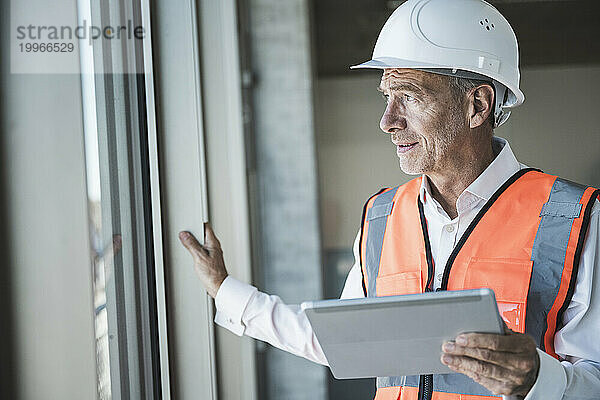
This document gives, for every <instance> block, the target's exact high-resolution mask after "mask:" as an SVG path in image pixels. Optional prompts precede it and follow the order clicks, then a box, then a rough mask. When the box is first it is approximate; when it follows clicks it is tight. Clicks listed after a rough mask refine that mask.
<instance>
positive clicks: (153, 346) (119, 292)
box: [78, 0, 160, 399]
mask: <svg viewBox="0 0 600 400" xmlns="http://www.w3.org/2000/svg"><path fill="white" fill-rule="evenodd" d="M78 5H79V14H80V25H82V26H88V27H90V32H92V31H94V32H96V29H97V32H101V34H99V35H97V37H96V38H92V39H90V40H88V41H86V42H85V43H83V42H81V43H80V45H81V60H82V69H83V70H84V71H85V73H84V74H83V76H82V82H83V100H84V101H83V103H84V132H85V150H86V169H87V171H86V174H87V184H88V203H89V218H90V241H91V244H92V249H93V252H94V257H93V259H94V262H93V263H94V265H93V268H94V309H95V330H96V359H97V385H98V394H99V398H100V399H113V398H114V399H121V398H123V399H152V398H157V397H158V393H160V379H159V378H158V376H159V374H158V372H159V364H158V351H157V324H156V320H157V319H156V301H155V289H154V260H153V243H152V223H151V202H150V190H149V185H150V184H149V173H148V168H149V167H148V146H147V130H146V124H145V121H146V112H145V106H144V104H145V91H144V87H145V82H144V79H145V76H144V75H143V74H139V73H136V72H137V71H139V70H143V67H142V66H143V60H142V59H141V54H142V50H141V49H142V41H143V35H142V33H143V32H144V28H143V26H142V25H141V22H140V21H141V17H140V10H139V7H140V4H138V3H136V2H128V1H124V2H95V1H89V0H81V1H79V4H78Z"/></svg>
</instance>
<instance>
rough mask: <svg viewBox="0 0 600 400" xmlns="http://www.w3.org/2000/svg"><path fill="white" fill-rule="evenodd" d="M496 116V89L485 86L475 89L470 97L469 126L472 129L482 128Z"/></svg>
mask: <svg viewBox="0 0 600 400" xmlns="http://www.w3.org/2000/svg"><path fill="white" fill-rule="evenodd" d="M493 114H494V89H493V88H492V86H491V85H488V84H483V85H479V86H477V87H476V88H473V89H472V91H471V94H470V96H469V125H470V127H471V129H475V128H478V127H480V126H482V125H483V124H484V123H485V122H486V121H487V120H488V118H490V115H493Z"/></svg>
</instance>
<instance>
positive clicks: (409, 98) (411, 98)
mask: <svg viewBox="0 0 600 400" xmlns="http://www.w3.org/2000/svg"><path fill="white" fill-rule="evenodd" d="M404 98H405V99H406V101H410V102H413V101H415V100H417V99H415V98H414V97H412V96H410V95H408V94H405V95H404Z"/></svg>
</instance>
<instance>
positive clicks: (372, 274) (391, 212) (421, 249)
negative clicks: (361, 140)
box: [360, 168, 599, 400]
mask: <svg viewBox="0 0 600 400" xmlns="http://www.w3.org/2000/svg"><path fill="white" fill-rule="evenodd" d="M421 179H422V178H417V179H414V180H411V181H410V182H408V183H406V184H404V185H402V186H400V187H397V188H391V189H382V190H381V191H380V192H378V193H377V194H375V195H373V196H372V197H371V198H370V199H369V200H368V201H367V203H366V204H365V207H364V210H363V222H362V230H361V239H360V259H361V266H362V272H363V289H364V292H365V295H366V296H367V297H375V296H391V295H402V294H412V293H422V292H425V291H431V290H432V287H433V286H432V281H433V275H434V271H435V269H434V265H433V258H432V256H431V247H430V244H429V236H428V233H427V221H426V220H425V216H424V214H423V206H422V204H421V201H420V200H419V188H420V186H421ZM598 194H599V191H598V190H596V189H594V188H591V187H585V186H581V185H579V184H576V183H573V182H569V181H566V180H564V179H560V178H557V177H556V176H551V175H548V174H544V173H542V172H541V171H539V170H534V169H531V168H528V169H523V170H520V171H519V172H517V173H516V174H515V175H513V176H512V177H511V178H510V179H509V180H508V181H506V182H505V183H504V184H503V185H502V187H500V188H499V189H498V190H497V191H496V192H495V193H494V194H493V195H492V197H491V198H490V199H489V200H488V201H487V203H486V204H485V205H484V206H483V208H482V209H481V211H480V212H479V213H478V214H477V216H476V217H475V219H474V220H473V222H472V223H471V224H470V225H469V227H468V228H467V230H466V231H465V233H464V234H463V236H462V237H461V238H460V240H459V241H458V243H457V244H456V247H455V248H454V250H453V251H452V253H451V255H450V257H449V259H448V262H447V264H446V266H445V269H444V275H443V280H442V284H441V287H440V288H439V289H438V290H461V289H476V288H490V289H492V290H493V291H494V293H495V295H496V300H497V303H498V309H499V311H500V314H501V315H502V317H503V319H504V320H505V322H506V324H507V325H508V327H509V328H510V329H512V330H513V331H516V332H525V333H528V334H530V335H531V336H532V337H533V338H534V340H535V341H536V343H537V345H538V347H539V348H540V349H542V350H544V351H545V352H546V353H548V354H550V355H551V356H554V357H556V358H558V356H557V355H556V353H555V352H554V335H555V332H556V331H557V329H558V328H559V324H560V323H561V321H562V314H563V312H564V311H565V309H566V308H567V306H568V304H569V302H570V300H571V297H572V295H573V290H574V287H575V282H576V279H577V268H578V266H579V260H580V257H581V251H582V248H583V242H584V240H585V234H586V231H587V227H588V225H589V219H590V214H591V210H592V206H593V204H594V201H595V199H596V198H597V197H598ZM407 323H410V321H407ZM399 357H401V355H399ZM419 387H420V388H421V389H419ZM431 392H432V393H431ZM431 395H433V397H432V398H433V399H434V400H450V399H452V400H483V399H493V398H497V397H499V396H494V395H493V394H492V393H491V392H489V391H488V390H487V389H486V388H485V387H483V386H481V385H479V384H477V383H476V382H474V381H473V380H471V379H470V378H468V377H467V376H466V375H463V374H456V373H451V374H439V375H429V376H421V377H419V376H405V377H380V378H377V394H376V396H375V399H376V400H391V399H394V400H396V399H401V400H417V399H418V400H428V399H429V398H431Z"/></svg>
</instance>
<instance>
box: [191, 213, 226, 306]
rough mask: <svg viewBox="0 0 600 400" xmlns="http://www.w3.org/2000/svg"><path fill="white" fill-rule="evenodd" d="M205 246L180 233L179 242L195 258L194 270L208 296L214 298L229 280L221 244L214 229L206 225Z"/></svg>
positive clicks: (192, 237) (193, 238)
mask: <svg viewBox="0 0 600 400" xmlns="http://www.w3.org/2000/svg"><path fill="white" fill-rule="evenodd" d="M204 232H205V234H204V236H205V241H204V246H202V245H201V244H200V243H199V242H198V240H196V238H195V237H194V235H192V234H191V233H189V232H187V231H182V232H179V240H181V243H183V245H184V246H185V248H186V249H188V251H189V252H190V254H191V255H192V257H194V270H196V274H197V275H198V277H199V278H200V280H201V281H202V284H203V285H204V287H205V288H206V291H207V292H208V294H209V295H210V296H211V297H212V298H214V297H215V296H216V295H217V291H218V290H219V287H220V286H221V283H223V281H224V280H225V278H227V270H226V269H225V262H224V261H223V250H221V243H219V240H218V239H217V237H216V236H215V233H214V232H213V230H212V228H211V227H210V225H208V224H204Z"/></svg>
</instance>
